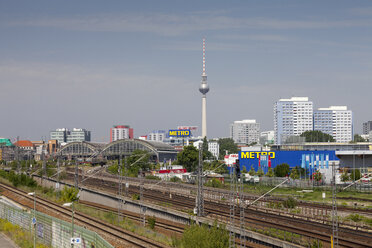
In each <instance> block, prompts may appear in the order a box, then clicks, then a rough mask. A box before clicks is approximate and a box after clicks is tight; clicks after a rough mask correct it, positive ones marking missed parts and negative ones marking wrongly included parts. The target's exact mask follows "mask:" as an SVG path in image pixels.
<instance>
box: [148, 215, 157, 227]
mask: <svg viewBox="0 0 372 248" xmlns="http://www.w3.org/2000/svg"><path fill="white" fill-rule="evenodd" d="M147 223H148V224H149V227H150V228H151V229H154V228H155V224H156V219H155V216H153V217H150V216H149V217H147Z"/></svg>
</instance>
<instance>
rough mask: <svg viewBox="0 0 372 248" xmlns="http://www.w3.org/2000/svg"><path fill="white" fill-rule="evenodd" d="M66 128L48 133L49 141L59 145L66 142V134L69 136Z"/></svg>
mask: <svg viewBox="0 0 372 248" xmlns="http://www.w3.org/2000/svg"><path fill="white" fill-rule="evenodd" d="M69 132H70V131H69V130H68V129H67V128H57V129H56V130H54V131H50V139H51V140H57V141H58V143H59V144H61V143H63V142H66V141H67V134H69Z"/></svg>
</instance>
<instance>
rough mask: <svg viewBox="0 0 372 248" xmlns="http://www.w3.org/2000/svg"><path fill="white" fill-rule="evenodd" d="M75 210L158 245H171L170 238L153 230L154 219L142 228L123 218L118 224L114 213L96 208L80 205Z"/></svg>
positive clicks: (150, 218)
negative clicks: (153, 241)
mask: <svg viewBox="0 0 372 248" xmlns="http://www.w3.org/2000/svg"><path fill="white" fill-rule="evenodd" d="M75 209H76V210H77V211H80V212H82V213H85V214H87V215H90V216H93V217H96V218H98V219H100V220H103V221H105V222H108V223H110V224H112V225H116V226H119V227H121V228H123V229H125V230H128V231H130V232H133V233H136V234H138V235H141V236H144V237H147V238H149V239H152V240H155V241H158V242H160V243H163V244H166V245H171V244H172V239H171V237H168V236H166V235H164V234H161V233H158V232H156V231H154V230H153V229H154V227H155V222H156V220H155V218H154V217H148V218H147V220H148V223H149V226H148V227H144V226H142V225H138V224H136V223H135V222H134V221H132V220H131V219H128V218H125V217H124V218H123V220H122V221H120V223H118V216H117V213H114V212H106V211H101V210H97V209H96V208H91V207H88V206H85V205H81V204H76V205H75Z"/></svg>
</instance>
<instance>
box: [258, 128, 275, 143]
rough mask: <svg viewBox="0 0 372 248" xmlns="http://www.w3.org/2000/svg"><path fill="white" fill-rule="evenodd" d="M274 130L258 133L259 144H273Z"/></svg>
mask: <svg viewBox="0 0 372 248" xmlns="http://www.w3.org/2000/svg"><path fill="white" fill-rule="evenodd" d="M274 136H275V135H274V130H271V131H264V132H261V133H260V144H261V145H271V144H274Z"/></svg>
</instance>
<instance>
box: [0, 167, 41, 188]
mask: <svg viewBox="0 0 372 248" xmlns="http://www.w3.org/2000/svg"><path fill="white" fill-rule="evenodd" d="M0 172H1V173H0V176H1V177H3V178H5V179H8V180H9V181H10V182H11V183H12V184H13V186H14V187H18V186H27V187H31V188H35V187H36V186H37V183H36V181H35V180H34V179H32V177H29V176H27V175H25V174H15V173H14V171H10V172H9V173H7V172H6V171H3V170H1V171H0Z"/></svg>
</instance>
